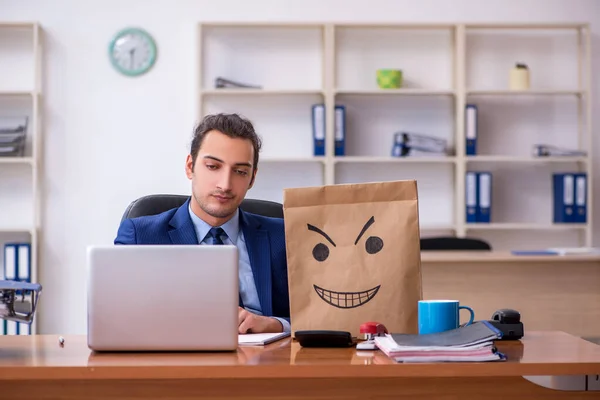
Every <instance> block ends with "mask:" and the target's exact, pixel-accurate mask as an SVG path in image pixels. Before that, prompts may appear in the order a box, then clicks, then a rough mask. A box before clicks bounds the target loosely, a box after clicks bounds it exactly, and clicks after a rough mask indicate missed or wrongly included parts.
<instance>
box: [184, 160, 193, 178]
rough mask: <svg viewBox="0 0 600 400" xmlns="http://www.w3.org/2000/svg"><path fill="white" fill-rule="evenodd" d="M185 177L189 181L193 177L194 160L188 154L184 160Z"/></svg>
mask: <svg viewBox="0 0 600 400" xmlns="http://www.w3.org/2000/svg"><path fill="white" fill-rule="evenodd" d="M185 175H186V176H187V177H188V179H190V180H191V179H192V177H193V176H194V159H193V158H192V155H191V154H188V156H187V158H186V159H185Z"/></svg>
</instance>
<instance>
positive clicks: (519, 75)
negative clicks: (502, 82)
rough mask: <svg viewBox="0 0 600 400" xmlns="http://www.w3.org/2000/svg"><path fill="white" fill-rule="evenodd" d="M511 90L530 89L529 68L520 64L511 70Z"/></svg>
mask: <svg viewBox="0 0 600 400" xmlns="http://www.w3.org/2000/svg"><path fill="white" fill-rule="evenodd" d="M509 86H510V90H528V89H529V68H528V67H527V65H525V64H520V63H518V64H517V65H515V66H514V67H513V68H512V69H511V70H510V85H509Z"/></svg>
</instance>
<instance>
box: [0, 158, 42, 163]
mask: <svg viewBox="0 0 600 400" xmlns="http://www.w3.org/2000/svg"><path fill="white" fill-rule="evenodd" d="M33 161H34V160H33V157H0V164H29V165H33Z"/></svg>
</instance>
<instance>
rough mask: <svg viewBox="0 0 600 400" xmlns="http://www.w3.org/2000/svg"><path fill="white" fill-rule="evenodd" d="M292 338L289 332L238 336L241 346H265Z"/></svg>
mask: <svg viewBox="0 0 600 400" xmlns="http://www.w3.org/2000/svg"><path fill="white" fill-rule="evenodd" d="M288 336H290V333H289V332H277V333H247V334H245V335H238V344H239V345H240V346H264V345H266V344H269V343H273V342H276V341H278V340H281V339H283V338H286V337H288Z"/></svg>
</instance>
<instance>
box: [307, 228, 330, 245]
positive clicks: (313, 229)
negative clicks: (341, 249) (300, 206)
mask: <svg viewBox="0 0 600 400" xmlns="http://www.w3.org/2000/svg"><path fill="white" fill-rule="evenodd" d="M306 225H308V230H309V231H314V232H317V233H320V234H321V235H323V237H324V238H325V239H327V240H329V243H331V244H332V245H333V247H336V246H335V243H333V240H331V238H330V237H329V235H327V234H326V233H325V232H323V231H322V230H320V229H319V228H317V227H316V226H312V225H311V224H306Z"/></svg>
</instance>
